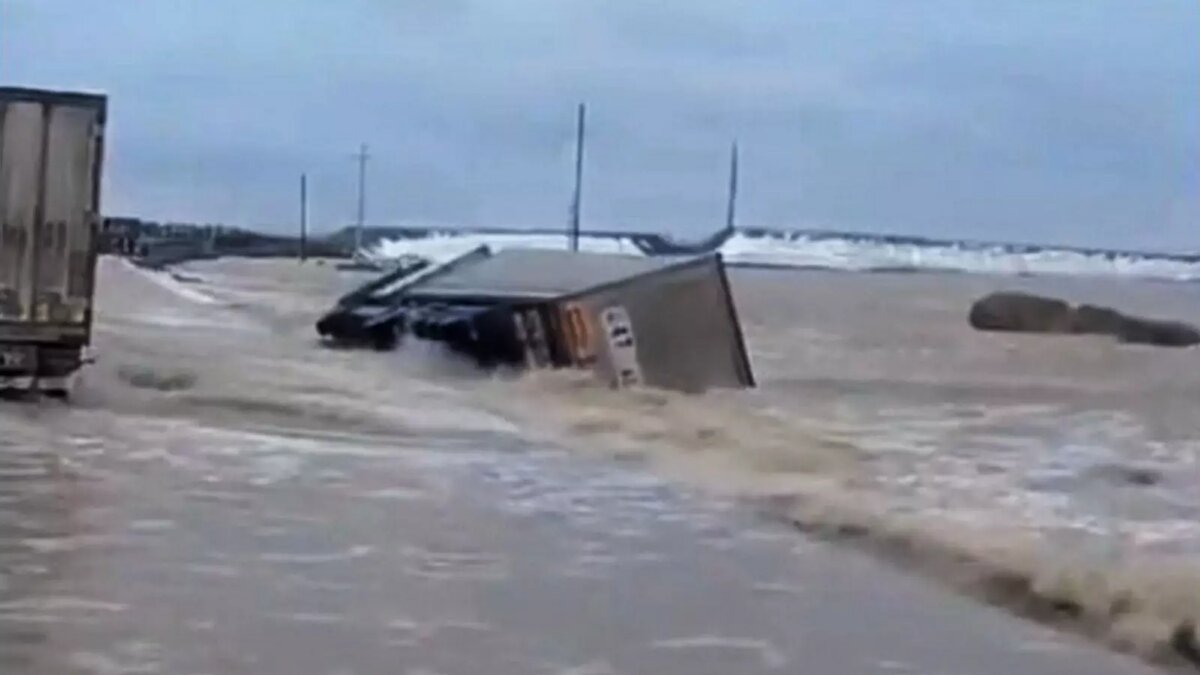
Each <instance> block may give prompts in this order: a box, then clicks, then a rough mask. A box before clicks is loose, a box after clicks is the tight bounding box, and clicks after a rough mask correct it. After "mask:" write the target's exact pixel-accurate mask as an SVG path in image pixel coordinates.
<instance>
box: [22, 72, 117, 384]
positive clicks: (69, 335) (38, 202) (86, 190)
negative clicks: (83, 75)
mask: <svg viewBox="0 0 1200 675" xmlns="http://www.w3.org/2000/svg"><path fill="white" fill-rule="evenodd" d="M106 110H107V99H106V97H104V96H102V95H94V94H83V93H71V92H56V91H45V90H35V89H21V88H11V87H3V88H0V391H11V390H14V389H17V390H26V391H42V392H45V393H49V394H55V395H66V393H67V392H68V390H69V387H70V381H71V378H72V376H73V375H74V374H75V373H76V372H77V371H78V370H79V368H80V367H81V366H82V365H83V363H84V361H85V360H86V350H87V348H88V347H89V345H90V343H91V333H92V313H93V298H94V294H95V279H96V258H97V253H98V238H99V229H100V215H99V214H100V180H101V167H102V165H103V154H104V126H105V117H106Z"/></svg>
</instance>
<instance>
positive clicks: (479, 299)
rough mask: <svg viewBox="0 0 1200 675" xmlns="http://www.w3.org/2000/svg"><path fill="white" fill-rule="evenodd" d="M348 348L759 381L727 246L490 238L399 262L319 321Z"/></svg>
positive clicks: (662, 380)
mask: <svg viewBox="0 0 1200 675" xmlns="http://www.w3.org/2000/svg"><path fill="white" fill-rule="evenodd" d="M317 332H318V333H319V334H320V335H321V337H322V338H323V339H325V340H326V341H328V342H330V343H333V344H338V345H359V346H368V347H373V348H376V349H391V348H393V347H395V346H397V345H399V344H400V343H401V342H402V341H403V340H405V339H410V338H417V339H424V340H432V341H435V342H440V343H442V344H444V345H446V346H447V347H448V348H449V349H450V350H452V351H454V352H456V353H458V354H462V355H464V356H466V357H468V358H470V359H472V360H474V361H475V362H476V363H478V364H479V365H480V366H482V367H484V368H492V367H496V366H517V367H528V368H585V369H592V370H594V371H595V372H596V373H597V374H598V375H599V376H600V377H601V378H602V379H604V380H606V381H608V382H609V383H611V384H612V385H614V386H619V387H629V386H636V385H645V386H650V387H658V388H664V389H675V390H680V391H686V392H696V391H703V390H705V389H708V388H712V387H752V386H754V373H753V370H752V368H751V364H750V359H749V356H748V354H747V352H746V345H745V341H744V339H743V336H742V330H741V326H740V324H739V322H738V316H737V310H736V308H735V306H734V302H733V297H732V294H731V293H730V288H729V281H728V278H727V277H726V274H725V266H724V262H723V261H722V259H721V256H720V254H712V255H705V256H698V257H694V258H688V259H683V260H680V259H673V260H672V259H664V258H652V257H645V256H627V255H610V254H596V253H579V252H570V251H554V250H540V249H509V250H502V251H498V252H493V251H492V250H490V249H489V248H487V247H486V246H481V247H479V248H477V249H474V250H472V251H470V252H468V253H466V254H463V255H461V256H459V257H457V258H455V259H453V260H450V261H449V262H446V263H444V264H441V265H429V264H418V265H408V266H403V267H399V268H397V269H395V270H393V271H391V272H388V273H386V274H383V275H382V276H380V277H378V278H376V279H374V280H372V281H371V282H369V283H367V284H365V285H363V286H361V287H360V288H358V289H356V290H355V291H353V292H351V293H349V294H347V295H346V296H344V297H343V298H341V299H340V300H339V301H338V303H337V304H336V305H335V306H334V307H333V308H332V309H331V310H330V311H329V312H328V313H326V314H325V315H324V316H323V317H321V319H320V320H319V321H318V322H317Z"/></svg>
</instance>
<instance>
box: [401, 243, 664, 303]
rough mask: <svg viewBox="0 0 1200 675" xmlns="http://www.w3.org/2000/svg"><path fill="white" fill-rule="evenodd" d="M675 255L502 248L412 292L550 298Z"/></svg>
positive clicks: (657, 265) (657, 266)
mask: <svg viewBox="0 0 1200 675" xmlns="http://www.w3.org/2000/svg"><path fill="white" fill-rule="evenodd" d="M678 262H679V261H678V260H673V259H670V258H649V257H642V256H633V255H613V254H608V253H604V254H601V253H576V252H572V251H553V250H540V249H512V250H504V251H499V252H497V253H495V254H493V255H490V256H487V257H484V258H480V259H479V260H477V261H472V262H470V263H467V264H463V265H461V266H458V267H453V268H451V269H448V270H446V271H444V272H442V273H440V274H433V275H431V276H430V277H429V278H428V279H425V280H424V281H420V282H418V283H416V284H414V285H413V286H412V287H410V288H409V289H408V291H407V295H409V296H410V297H412V296H425V297H446V298H468V297H479V298H490V299H494V298H502V299H512V300H520V299H528V300H545V299H549V298H557V297H560V296H564V295H572V294H575V293H579V292H582V291H586V290H588V289H590V288H594V287H596V286H603V285H606V284H610V283H613V282H617V281H621V280H622V279H626V278H628V277H632V276H637V275H639V274H644V273H646V272H652V271H654V270H658V269H662V268H664V267H669V266H671V265H672V264H675V263H678Z"/></svg>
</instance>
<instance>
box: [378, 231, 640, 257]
mask: <svg viewBox="0 0 1200 675" xmlns="http://www.w3.org/2000/svg"><path fill="white" fill-rule="evenodd" d="M479 246H488V247H489V248H491V249H492V250H493V251H501V250H504V249H509V248H536V249H550V250H562V249H565V248H566V247H567V238H566V236H565V235H549V234H479V233H464V234H435V235H432V236H429V237H422V238H418V239H396V240H390V241H383V242H380V244H379V245H378V246H377V247H375V248H374V249H372V250H371V251H368V252H367V255H368V257H372V258H377V259H390V258H400V257H403V256H416V257H420V258H425V259H427V260H432V261H434V262H437V263H440V262H446V261H448V260H452V259H454V258H457V257H458V256H460V255H462V254H464V253H467V252H469V251H471V250H472V249H475V248H478V247H479ZM579 248H580V250H582V251H587V252H589V253H624V254H628V255H640V254H641V250H640V249H638V247H637V246H636V245H634V243H633V242H632V241H630V240H628V239H623V238H616V237H581V238H580V240H579Z"/></svg>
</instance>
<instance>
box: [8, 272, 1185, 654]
mask: <svg viewBox="0 0 1200 675" xmlns="http://www.w3.org/2000/svg"><path fill="white" fill-rule="evenodd" d="M188 273H189V275H191V276H193V277H195V278H196V281H198V283H188V284H181V283H179V282H176V281H174V280H172V279H170V278H169V277H166V276H163V275H147V274H146V273H143V272H140V271H136V270H133V269H131V268H128V267H126V266H124V265H123V264H122V263H120V262H118V261H114V260H105V261H104V264H103V265H102V267H101V288H102V296H101V306H100V312H99V319H98V325H97V348H98V352H99V359H100V360H99V362H98V363H97V364H96V366H94V367H93V368H91V369H89V371H87V373H86V374H85V376H84V379H83V381H82V382H81V383H80V386H79V389H78V391H77V395H76V398H75V400H74V401H73V402H72V403H71V405H69V406H63V405H58V404H45V405H6V406H4V407H3V408H0V429H2V430H3V433H2V435H0V672H4V673H10V672H11V673H39V674H40V673H51V674H56V673H106V674H107V673H186V674H193V675H200V674H203V673H213V674H218V673H219V674H225V673H229V674H241V673H246V674H251V673H253V674H256V675H257V674H270V673H280V674H284V673H286V674H289V675H290V674H295V673H330V674H332V673H361V674H372V673H414V674H415V673H424V674H426V675H428V674H432V673H442V674H445V675H450V674H454V673H464V674H467V673H514V674H515V673H573V674H575V675H584V674H594V675H602V674H604V673H663V674H676V673H678V674H684V673H687V674H691V673H714V674H728V673H753V672H806V673H807V672H812V673H831V674H839V673H847V674H849V673H871V672H880V673H884V672H912V673H926V674H933V673H945V674H947V675H950V674H951V673H999V672H1004V673H1008V672H1014V671H1017V672H1038V673H1081V674H1082V673H1107V672H1110V673H1134V672H1151V670H1150V669H1149V667H1144V666H1142V665H1140V664H1139V663H1138V662H1135V661H1131V660H1128V659H1127V658H1126V657H1123V656H1119V655H1117V654H1114V653H1111V652H1109V651H1105V650H1103V649H1100V648H1098V647H1096V646H1094V645H1093V643H1091V642H1086V641H1083V640H1080V639H1079V638H1077V637H1075V636H1073V635H1072V634H1070V633H1060V632H1056V631H1054V630H1052V629H1051V628H1047V627H1044V626H1038V625H1034V624H1031V623H1028V622H1024V621H1021V620H1018V619H1015V618H1013V617H1011V616H1010V615H1008V614H1006V613H1004V612H1001V611H998V610H995V609H991V608H988V607H986V606H984V605H982V604H980V603H979V602H977V601H975V600H973V599H971V598H970V597H969V595H970V593H969V592H968V594H967V595H963V594H960V593H951V592H948V591H946V590H945V589H944V588H943V586H942V585H940V584H938V583H936V581H935V580H931V579H930V575H927V574H923V573H922V570H921V569H920V567H921V566H922V565H925V564H928V565H930V566H936V565H944V564H947V560H946V559H944V558H940V557H937V556H930V557H929V558H928V559H925V558H921V557H917V558H914V559H910V560H907V562H908V563H911V565H912V566H913V567H916V568H917V569H910V570H909V571H908V572H900V571H897V569H896V568H895V567H894V566H893V565H891V564H889V561H888V555H887V551H886V550H883V551H882V552H881V555H880V556H878V557H872V556H866V555H862V554H860V553H859V552H857V551H855V550H852V549H851V548H847V547H843V546H838V545H830V544H828V543H825V542H818V541H815V540H813V539H811V538H808V537H806V536H805V535H803V534H800V533H798V532H796V531H795V530H794V529H792V528H789V527H785V526H783V525H780V524H778V523H777V522H775V521H777V520H778V519H779V518H785V519H787V518H792V519H800V520H803V521H804V522H806V523H808V524H810V525H817V526H821V525H837V526H841V525H846V524H854V525H857V526H859V527H860V529H861V530H863V531H866V532H867V533H868V536H869V537H877V539H878V540H879V541H881V542H884V543H887V542H892V543H895V542H896V541H900V540H901V539H903V540H904V541H906V542H908V543H909V544H912V543H913V542H927V543H928V544H929V546H930V547H931V550H939V551H940V550H942V548H940V547H944V546H946V544H947V539H950V540H952V541H956V542H961V543H962V544H963V548H964V550H967V551H969V552H971V553H972V554H973V555H975V556H976V557H975V558H973V560H975V561H976V562H978V561H979V560H986V559H987V558H986V557H985V556H986V555H994V556H996V558H995V559H996V560H999V561H1003V562H1004V563H1005V564H1011V565H1015V566H1020V565H1025V566H1026V567H1027V568H1028V569H1027V570H1026V571H1027V572H1028V573H1029V574H1031V575H1034V576H1038V575H1040V576H1038V578H1039V579H1040V580H1041V583H1042V584H1043V585H1050V586H1053V584H1055V583H1057V584H1060V585H1068V582H1067V580H1074V579H1077V578H1078V577H1077V576H1072V575H1071V574H1058V572H1061V571H1062V570H1063V569H1065V570H1079V569H1084V568H1085V566H1088V565H1093V564H1097V565H1103V566H1102V567H1099V568H1097V569H1099V570H1101V572H1100V576H1098V577H1088V579H1090V581H1088V582H1087V583H1084V584H1082V586H1081V588H1082V590H1077V591H1075V592H1076V594H1084V595H1086V594H1087V592H1088V591H1089V590H1094V589H1092V587H1091V586H1089V585H1088V584H1089V583H1090V584H1101V585H1103V586H1104V589H1108V588H1109V587H1114V588H1115V587H1116V586H1117V584H1116V583H1115V582H1114V581H1113V580H1115V579H1117V578H1118V575H1117V570H1118V563H1120V564H1121V565H1125V564H1126V563H1128V562H1130V561H1132V560H1135V559H1136V560H1139V561H1140V560H1142V558H1143V556H1147V559H1151V557H1152V559H1153V560H1154V563H1155V564H1156V565H1157V564H1163V565H1165V564H1167V563H1168V562H1169V563H1171V564H1172V565H1175V567H1172V568H1171V569H1172V570H1174V571H1175V572H1173V573H1175V574H1178V575H1182V576H1171V577H1168V576H1166V575H1155V576H1154V578H1155V579H1170V580H1186V579H1187V578H1188V577H1187V576H1186V574H1185V573H1184V572H1182V571H1179V570H1182V569H1184V567H1180V566H1182V565H1184V564H1185V563H1187V562H1188V561H1189V560H1190V556H1191V555H1192V552H1193V551H1194V550H1195V545H1196V539H1195V534H1194V532H1193V531H1192V530H1191V529H1189V528H1190V527H1191V526H1193V525H1194V522H1195V518H1194V511H1192V509H1194V508H1195V504H1194V503H1193V502H1194V500H1196V494H1197V493H1196V492H1195V491H1194V490H1193V489H1190V486H1191V484H1190V483H1189V480H1192V479H1193V477H1194V474H1193V473H1189V472H1191V471H1194V459H1193V457H1194V454H1193V453H1194V451H1195V448H1194V447H1193V445H1192V443H1193V442H1194V441H1193V440H1192V438H1193V436H1194V428H1195V427H1194V425H1195V424H1196V423H1197V422H1196V420H1195V419H1194V415H1193V414H1190V413H1189V410H1188V407H1189V403H1188V402H1189V401H1190V400H1191V399H1189V397H1192V398H1194V397H1195V394H1194V386H1195V385H1194V383H1195V381H1196V378H1195V376H1194V375H1193V374H1192V371H1191V370H1189V369H1188V368H1187V367H1186V366H1187V365H1188V364H1190V362H1191V359H1193V358H1194V352H1189V351H1180V352H1159V351H1152V350H1147V349H1145V348H1140V349H1139V348H1126V347H1121V346H1117V345H1113V344H1110V343H1105V342H1103V341H1101V340H1098V339H1089V338H1082V339H1076V338H1070V339H1061V340H1049V339H1041V340H1039V339H1029V338H1019V337H1012V336H1007V337H996V336H980V335H977V334H972V333H969V332H967V331H965V330H963V328H962V324H963V317H964V316H965V308H966V305H967V304H969V300H970V299H971V298H972V296H973V295H975V294H976V293H979V292H982V291H985V290H990V289H992V288H994V287H995V286H996V284H997V283H999V282H997V280H993V279H982V278H975V277H935V276H917V275H911V276H903V275H901V276H894V277H890V278H883V277H869V276H855V275H842V274H814V273H787V274H780V273H763V272H740V273H738V274H737V275H736V276H735V280H736V284H737V291H738V299H739V303H740V305H741V310H742V314H743V318H744V319H745V321H746V324H747V333H748V337H749V340H750V344H751V349H752V351H753V352H754V358H755V365H756V367H757V369H758V373H759V376H760V379H761V380H762V381H763V387H762V388H761V389H760V390H758V391H755V392H717V393H713V394H711V395H706V396H702V397H684V396H676V395H672V394H667V393H661V392H629V393H615V392H610V391H607V390H605V389H603V388H601V387H597V386H595V385H594V384H592V383H591V382H590V381H588V380H587V379H586V378H580V377H577V376H572V375H570V374H561V373H560V374H540V375H533V376H519V375H516V374H499V375H497V376H494V377H490V378H483V377H481V376H480V375H478V374H477V373H475V372H474V371H473V370H472V369H471V368H469V367H467V366H465V365H463V364H460V363H456V362H454V361H453V360H452V359H447V358H445V357H444V356H443V355H440V354H437V353H436V350H430V349H427V348H421V347H419V346H415V345H413V346H409V347H407V348H406V349H404V350H402V351H401V352H398V353H395V354H376V353H371V352H349V351H330V350H324V349H319V348H318V347H317V346H316V345H315V344H314V341H313V337H312V328H311V326H312V321H313V318H314V317H315V316H316V314H317V313H318V312H319V311H320V310H321V309H323V308H324V307H325V306H327V305H328V303H329V302H330V300H331V299H332V298H334V297H336V296H337V295H338V294H339V293H340V292H341V291H342V290H345V289H346V288H348V287H350V286H351V285H352V284H354V283H355V281H356V280H355V279H354V278H352V277H346V276H340V275H339V274H338V273H336V272H335V271H334V270H333V269H332V268H331V267H324V266H318V265H314V264H310V265H306V266H303V267H301V266H298V265H295V264H293V263H285V262H278V261H275V262H272V261H233V260H226V261H217V262H213V263H205V264H197V265H194V266H191V267H190V268H189V270H188ZM1004 283H1005V285H1008V286H1012V285H1016V286H1034V287H1036V288H1039V289H1042V288H1044V287H1046V286H1047V285H1049V286H1051V287H1053V289H1054V290H1056V291H1060V292H1062V293H1063V294H1066V295H1071V296H1072V297H1073V298H1078V299H1101V300H1105V301H1108V302H1116V303H1118V304H1127V305H1134V306H1137V307H1139V308H1140V307H1150V308H1152V309H1156V310H1160V311H1161V312H1162V313H1166V314H1169V315H1171V316H1177V317H1180V318H1189V317H1194V316H1196V315H1197V314H1198V312H1197V307H1198V305H1196V304H1195V303H1194V302H1193V298H1192V297H1191V295H1190V289H1189V288H1188V287H1185V286H1152V285H1136V284H1124V285H1123V284H1107V286H1106V285H1104V284H1085V283H1083V282H1063V281H1054V282H1050V281H1037V280H1007V281H1005V282H1004ZM1089 294H1092V295H1089ZM1093 295H1094V296H1097V297H1096V298H1093V297H1092V296H1093ZM1129 467H1137V468H1139V469H1143V470H1146V471H1150V472H1153V475H1154V476H1155V477H1156V478H1155V480H1154V481H1152V482H1153V484H1152V485H1133V484H1129V483H1127V482H1125V481H1124V478H1123V477H1124V476H1126V475H1128V474H1127V471H1126V469H1127V468H1129ZM1158 477H1161V479H1159V478H1158ZM760 498H769V499H767V500H765V501H763V500H760ZM848 503H849V504H848ZM748 504H749V505H750V506H748ZM763 504H785V505H786V506H783V507H779V510H778V511H777V512H775V513H772V514H770V515H771V516H772V518H765V519H764V518H762V517H761V514H760V513H758V512H757V511H756V509H755V508H753V507H754V506H761V505H763ZM851 505H852V506H853V507H854V508H850V506H851ZM931 532H938V533H943V534H946V533H950V534H952V535H953V536H951V537H945V536H943V537H934V536H932V535H931ZM1029 537H1032V538H1031V539H1030V538H1029ZM980 538H982V539H986V540H987V541H988V542H989V543H990V544H992V546H991V547H987V548H984V547H979V546H975V545H974V544H973V542H977V541H979V540H980ZM1030 542H1032V544H1031V543H1030ZM1034 544H1036V548H1035V549H1031V548H1028V546H1032V545H1034ZM885 549H886V547H885ZM1048 561H1058V562H1059V563H1061V565H1059V567H1061V568H1062V569H1058V568H1055V571H1056V572H1055V574H1050V573H1049V572H1048V571H1047V570H1048V569H1049V568H1047V567H1046V565H1047V564H1048ZM959 562H961V561H959ZM1147 564H1149V563H1147ZM930 569H936V567H930ZM1087 569H1091V568H1090V567H1087ZM1120 569H1121V570H1122V573H1125V572H1128V576H1127V577H1126V576H1121V577H1119V578H1120V579H1127V578H1128V579H1129V580H1130V581H1129V582H1128V583H1129V584H1131V585H1132V586H1131V587H1136V588H1137V589H1139V591H1144V597H1145V598H1151V599H1152V598H1156V597H1157V596H1155V595H1154V592H1155V591H1153V589H1143V587H1142V586H1137V585H1136V584H1135V583H1134V582H1135V581H1137V580H1138V579H1141V580H1143V581H1144V580H1145V577H1138V576H1137V575H1136V574H1135V572H1133V571H1128V570H1126V569H1125V567H1121V568H1120ZM1148 569H1151V568H1149V567H1141V568H1138V570H1139V571H1142V572H1144V571H1145V570H1148ZM1154 569H1159V568H1157V567H1156V568H1154ZM957 572H961V570H959V569H947V573H957ZM1106 573H1107V575H1106ZM1180 583H1183V581H1180ZM1053 588H1057V587H1053ZM1104 589H1101V590H1104ZM959 590H962V589H961V588H960V589H959ZM1176 590H1178V589H1176ZM1056 592H1057V591H1056ZM1105 592H1107V590H1105ZM1062 593H1063V594H1068V592H1067V591H1065V590H1064V591H1062ZM1098 593H1099V591H1097V594H1098ZM1181 595H1186V594H1181V593H1179V592H1176V593H1174V594H1173V596H1174V597H1175V598H1176V600H1178V601H1179V602H1178V605H1177V606H1172V607H1168V608H1164V607H1159V606H1157V605H1155V606H1150V605H1149V604H1148V603H1149V600H1147V605H1146V608H1145V609H1144V611H1141V612H1140V613H1139V612H1128V613H1126V614H1125V615H1124V616H1123V618H1122V619H1121V620H1120V621H1112V622H1111V623H1112V630H1109V629H1108V628H1105V629H1104V630H1093V631H1092V632H1093V633H1095V634H1096V635H1097V636H1098V637H1101V638H1103V639H1110V640H1111V641H1112V642H1113V644H1115V645H1117V646H1121V647H1124V648H1127V649H1131V650H1142V651H1143V652H1145V653H1153V651H1154V650H1153V649H1152V648H1151V647H1153V645H1154V644H1158V643H1160V642H1161V640H1162V636H1161V635H1160V633H1161V629H1162V627H1163V626H1166V625H1170V623H1171V622H1172V621H1176V620H1177V619H1178V618H1179V617H1178V616H1176V614H1180V615H1183V614H1186V613H1187V612H1188V611H1190V610H1191V608H1192V605H1191V604H1190V603H1189V602H1188V601H1187V599H1186V597H1184V598H1183V599H1182V600H1180V596H1181ZM1097 621H1101V619H1100V618H1097ZM1093 628H1095V627H1094V626H1093Z"/></svg>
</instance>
